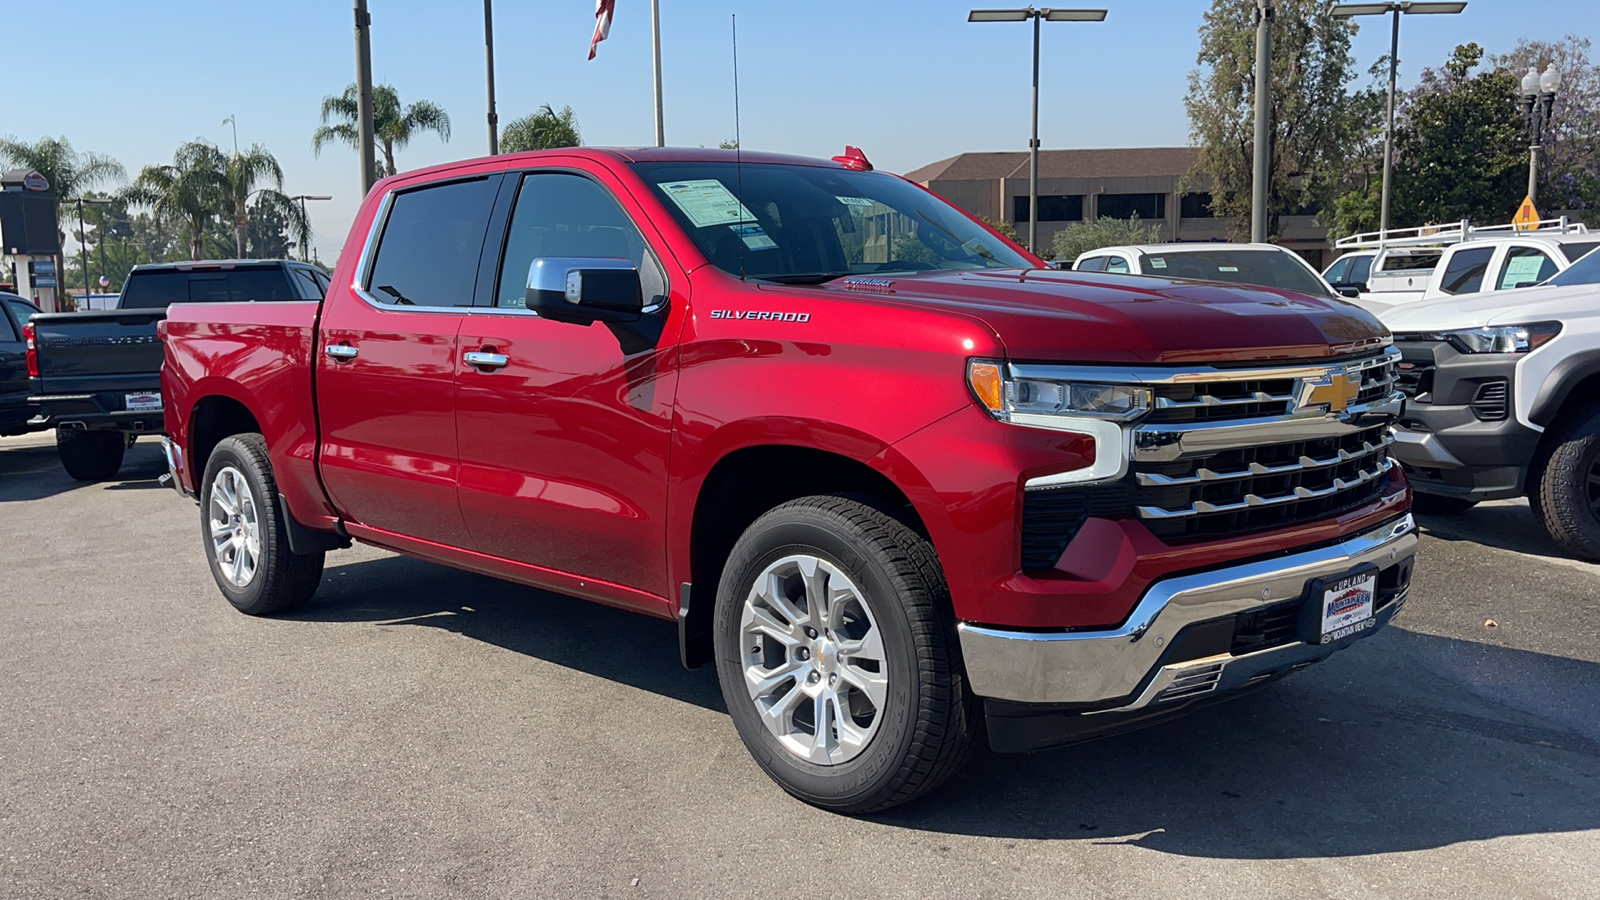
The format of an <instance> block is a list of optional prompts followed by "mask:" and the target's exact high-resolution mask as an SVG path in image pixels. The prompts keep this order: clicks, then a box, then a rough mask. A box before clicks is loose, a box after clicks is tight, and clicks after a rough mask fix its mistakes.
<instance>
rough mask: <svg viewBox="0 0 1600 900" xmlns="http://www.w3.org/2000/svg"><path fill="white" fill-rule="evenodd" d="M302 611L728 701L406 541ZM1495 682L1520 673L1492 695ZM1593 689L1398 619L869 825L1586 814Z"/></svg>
mask: <svg viewBox="0 0 1600 900" xmlns="http://www.w3.org/2000/svg"><path fill="white" fill-rule="evenodd" d="M296 618H299V619H303V620H311V621H319V622H379V623H383V624H384V625H388V626H422V627H431V628H443V629H446V630H449V631H451V632H454V633H457V634H461V635H464V636H467V637H470V638H473V639H475V640H480V641H485V642H488V643H491V644H493V645H495V646H499V647H503V648H505V649H508V650H513V651H515V652H518V653H523V654H527V655H529V656H532V657H536V658H538V659H542V660H546V661H549V662H554V663H557V664H559V665H562V666H566V667H570V668H572V669H575V670H578V671H581V672H586V673H589V674H591V675H594V676H596V677H600V678H604V679H607V680H610V681H614V682H617V683H620V684H626V685H629V686H631V687H636V688H639V689H640V690H643V691H647V692H650V693H653V694H657V695H660V696H663V697H668V698H671V699H674V700H678V701H682V702H685V703H691V704H694V705H696V706H701V707H704V708H707V709H712V710H716V711H719V712H722V711H725V707H724V706H723V703H722V698H721V693H720V691H719V689H718V685H717V680H716V676H715V673H714V672H712V670H711V669H710V668H709V667H708V668H705V669H700V670H696V671H692V672H691V671H685V670H684V669H683V668H681V667H680V666H679V665H678V657H677V640H676V630H675V628H674V626H673V625H672V624H671V623H669V622H664V621H659V620H652V619H647V618H645V617H642V616H639V615H636V614H634V613H629V612H624V611H621V610H615V609H611V608H609V607H604V606H600V605H598V604H593V603H588V602H585V601H582V600H578V599H575V598H570V597H564V596H561V595H557V594H552V593H549V592H544V591H537V590H534V589H531V588H525V587H519V586H517V585H512V584H508V583H505V582H501V581H497V580H494V579H491V578H485V577H480V576H474V575H470V574H466V573H461V572H457V571H453V570H450V569H446V568H443V567H439V566H434V565H431V564H429V563H424V562H419V561H416V560H411V559H407V558H404V557H389V558H383V559H377V560H371V561H365V562H356V563H350V564H347V565H340V566H332V567H330V568H329V569H328V572H327V575H326V576H325V578H324V581H323V587H322V589H321V590H320V591H319V592H318V595H317V599H316V600H315V601H313V604H312V605H311V606H310V607H308V608H307V609H306V610H305V612H304V613H303V614H301V615H299V616H297V617H296ZM1474 681H1477V682H1479V683H1478V684H1473V682H1474ZM1497 681H1505V682H1515V685H1514V686H1513V688H1508V689H1507V690H1506V691H1499V690H1497V688H1496V684H1495V683H1496V682H1497ZM1463 685H1465V686H1463ZM1480 688H1482V689H1481V690H1480ZM1519 691H1520V693H1521V694H1522V695H1523V696H1524V697H1525V696H1526V695H1528V694H1541V695H1542V694H1544V693H1549V695H1550V696H1549V700H1548V703H1549V705H1550V706H1551V708H1552V709H1555V708H1559V710H1560V712H1561V714H1560V715H1551V716H1544V715H1540V714H1528V713H1526V712H1522V711H1519V710H1518V708H1516V707H1517V706H1518V705H1519V704H1517V703H1514V702H1513V703H1512V704H1511V705H1506V704H1503V703H1501V702H1497V701H1498V700H1504V699H1505V696H1506V695H1508V694H1516V693H1518V692H1519ZM1597 697H1600V665H1596V664H1594V663H1589V662H1585V661H1582V660H1574V659H1567V658H1563V657H1554V656H1549V655H1547V654H1539V653H1529V652H1526V651H1520V650H1514V649H1508V648H1503V647H1497V646H1493V645H1489V644H1480V643H1475V642H1470V641H1460V640H1454V639H1450V638H1442V637H1436V636H1432V635H1426V634H1420V633H1414V632H1409V631H1405V630H1403V629H1402V628H1398V627H1396V628H1391V629H1388V630H1386V631H1385V632H1383V633H1380V634H1379V635H1377V636H1375V637H1374V638H1373V639H1371V640H1369V641H1366V642H1363V643H1362V644H1359V645H1357V646H1356V647H1354V648H1352V649H1350V650H1348V651H1346V652H1344V653H1341V654H1339V655H1338V656H1335V657H1334V658H1333V659H1332V660H1330V661H1328V662H1326V663H1324V664H1322V665H1320V666H1316V667H1313V668H1312V669H1309V670H1307V671H1305V672H1302V673H1300V674H1298V675H1296V676H1295V677H1294V678H1291V679H1289V680H1287V681H1285V682H1283V683H1280V684H1277V685H1274V686H1271V687H1269V688H1268V689H1266V690H1263V691H1261V692H1259V693H1256V694H1254V695H1252V696H1249V697H1244V698H1241V699H1239V700H1238V701H1236V702H1233V703H1228V704H1223V705H1221V706H1217V707H1214V708H1211V709H1205V710H1200V711H1198V712H1196V713H1194V714H1192V715H1190V716H1188V717H1185V718H1183V719H1180V720H1177V721H1174V722H1169V723H1166V724H1163V725H1158V726H1155V727H1152V728H1148V729H1145V730H1143V731H1139V732H1135V733H1132V734H1127V735H1122V736H1118V737H1113V738H1107V739H1103V740H1100V741H1096V742H1093V743H1089V744H1082V745H1078V746H1076V747H1069V748H1065V749H1061V750H1054V751H1048V752H1043V753H1037V754H1031V755H1026V756H1011V755H1004V756H1002V755H998V754H993V753H990V752H989V751H988V750H987V749H986V748H980V749H979V750H978V751H977V753H976V754H975V758H974V759H973V761H972V763H971V764H969V765H968V766H967V767H966V768H965V769H964V770H963V772H962V773H960V774H959V775H957V776H956V777H955V778H954V779H952V780H951V782H950V783H948V784H947V785H946V786H945V787H944V788H942V789H941V790H940V791H938V792H937V793H936V794H934V795H932V796H930V797H928V798H926V799H924V800H921V801H918V802H915V803H912V804H909V805H907V806H905V807H901V808H899V809H896V810H892V811H890V812H888V813H884V814H882V815H879V816H875V817H874V821H876V822H877V823H878V824H880V825H884V826H889V827H898V828H908V829H915V830H919V831H927V832H932V833H948V834H962V835H975V836H985V837H994V838H1000V839H1006V840H1017V841H1023V840H1085V841H1091V842H1094V843H1097V844H1107V845H1121V844H1127V845H1133V846H1136V847H1141V848H1144V849H1147V850H1155V851H1158V852H1162V853H1169V854H1175V855H1179V856H1195V857H1207V858H1236V859H1294V858H1305V857H1344V856H1359V855H1365V854H1374V853H1392V852H1399V851H1408V850H1419V849H1428V848H1434V847H1441V846H1448V845H1451V844H1457V843H1462V842H1470V841H1481V840H1485V839H1489V838H1494V837H1501V836H1507V835H1522V834H1543V833H1556V832H1572V831H1584V830H1589V829H1596V828H1600V715H1596V713H1595V710H1596V709H1597V708H1600V703H1597V701H1596V700H1595V698H1597ZM1513 699H1515V698H1513ZM1521 707H1522V708H1523V709H1526V708H1527V707H1528V704H1521ZM1542 711H1543V710H1538V711H1536V712H1542ZM1563 719H1566V720H1569V721H1578V722H1582V721H1589V722H1591V723H1592V725H1593V727H1579V728H1570V727H1566V726H1564V725H1562V724H1561V723H1562V721H1563ZM1580 732H1582V733H1580ZM731 733H732V729H731V727H730V729H729V735H727V736H725V739H726V740H733V738H732V737H731ZM748 773H749V776H750V777H759V774H758V773H757V771H756V769H755V768H754V767H753V766H752V767H748ZM783 802H790V801H787V800H785V801H783Z"/></svg>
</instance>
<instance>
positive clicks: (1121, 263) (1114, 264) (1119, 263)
mask: <svg viewBox="0 0 1600 900" xmlns="http://www.w3.org/2000/svg"><path fill="white" fill-rule="evenodd" d="M1106 271H1107V272H1114V273H1116V274H1118V275H1126V274H1128V261H1127V260H1125V259H1123V258H1122V257H1120V256H1108V257H1106Z"/></svg>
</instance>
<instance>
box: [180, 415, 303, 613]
mask: <svg viewBox="0 0 1600 900" xmlns="http://www.w3.org/2000/svg"><path fill="white" fill-rule="evenodd" d="M277 497H278V485H277V481H276V480H275V479H274V478H273V477H272V463H271V461H270V460H269V459H268V457H267V442H266V441H265V440H264V439H263V438H262V437H261V435H259V434H236V435H234V436H233V437H230V438H227V439H225V440H223V441H222V442H221V443H219V444H217V446H216V448H215V449H213V450H212V451H211V458H210V459H209V460H207V462H206V471H205V476H204V477H203V478H202V479H201V482H200V536H201V541H202V543H203V544H204V546H205V552H206V561H207V562H208V563H210V565H211V577H212V578H214V579H216V582H217V587H219V588H221V589H222V595H223V596H224V597H226V598H227V599H228V602H229V603H231V604H233V607H234V609H237V610H238V611H240V612H242V613H245V614H246V615H251V616H270V615H276V614H280V613H287V612H292V611H294V610H296V609H298V608H300V607H301V606H303V605H305V603H306V601H307V600H310V599H311V595H312V594H314V593H316V591H317V585H318V583H320V582H321V581H322V564H323V561H324V559H325V558H326V554H323V553H308V554H304V555H297V554H295V553H291V552H290V551H289V537H288V534H287V533H286V529H285V527H284V521H283V517H282V515H281V514H280V512H279V510H278V504H277Z"/></svg>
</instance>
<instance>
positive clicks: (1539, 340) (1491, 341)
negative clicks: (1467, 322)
mask: <svg viewBox="0 0 1600 900" xmlns="http://www.w3.org/2000/svg"><path fill="white" fill-rule="evenodd" d="M1560 332H1561V323H1560V322H1534V323H1533V324H1531V325H1486V326H1484V327H1483V328H1462V329H1459V330H1456V331H1433V332H1424V333H1417V334H1399V335H1395V338H1396V339H1397V340H1401V341H1406V340H1412V341H1447V342H1449V344H1450V346H1452V347H1454V348H1456V349H1457V350H1460V351H1461V352H1462V353H1527V352H1529V351H1530V350H1537V349H1539V348H1540V347H1541V346H1543V345H1544V344H1545V342H1546V341H1549V340H1550V339H1551V338H1553V337H1555V336H1556V335H1557V334H1559V333H1560Z"/></svg>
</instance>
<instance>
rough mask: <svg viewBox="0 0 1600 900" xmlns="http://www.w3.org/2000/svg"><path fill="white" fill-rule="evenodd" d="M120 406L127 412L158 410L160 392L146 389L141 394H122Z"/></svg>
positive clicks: (159, 406) (159, 407) (159, 408)
mask: <svg viewBox="0 0 1600 900" xmlns="http://www.w3.org/2000/svg"><path fill="white" fill-rule="evenodd" d="M122 408H123V409H126V410H127V411H128V412H159V411H160V410H161V392H160V391H146V392H144V393H142V394H124V395H123V397H122Z"/></svg>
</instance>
